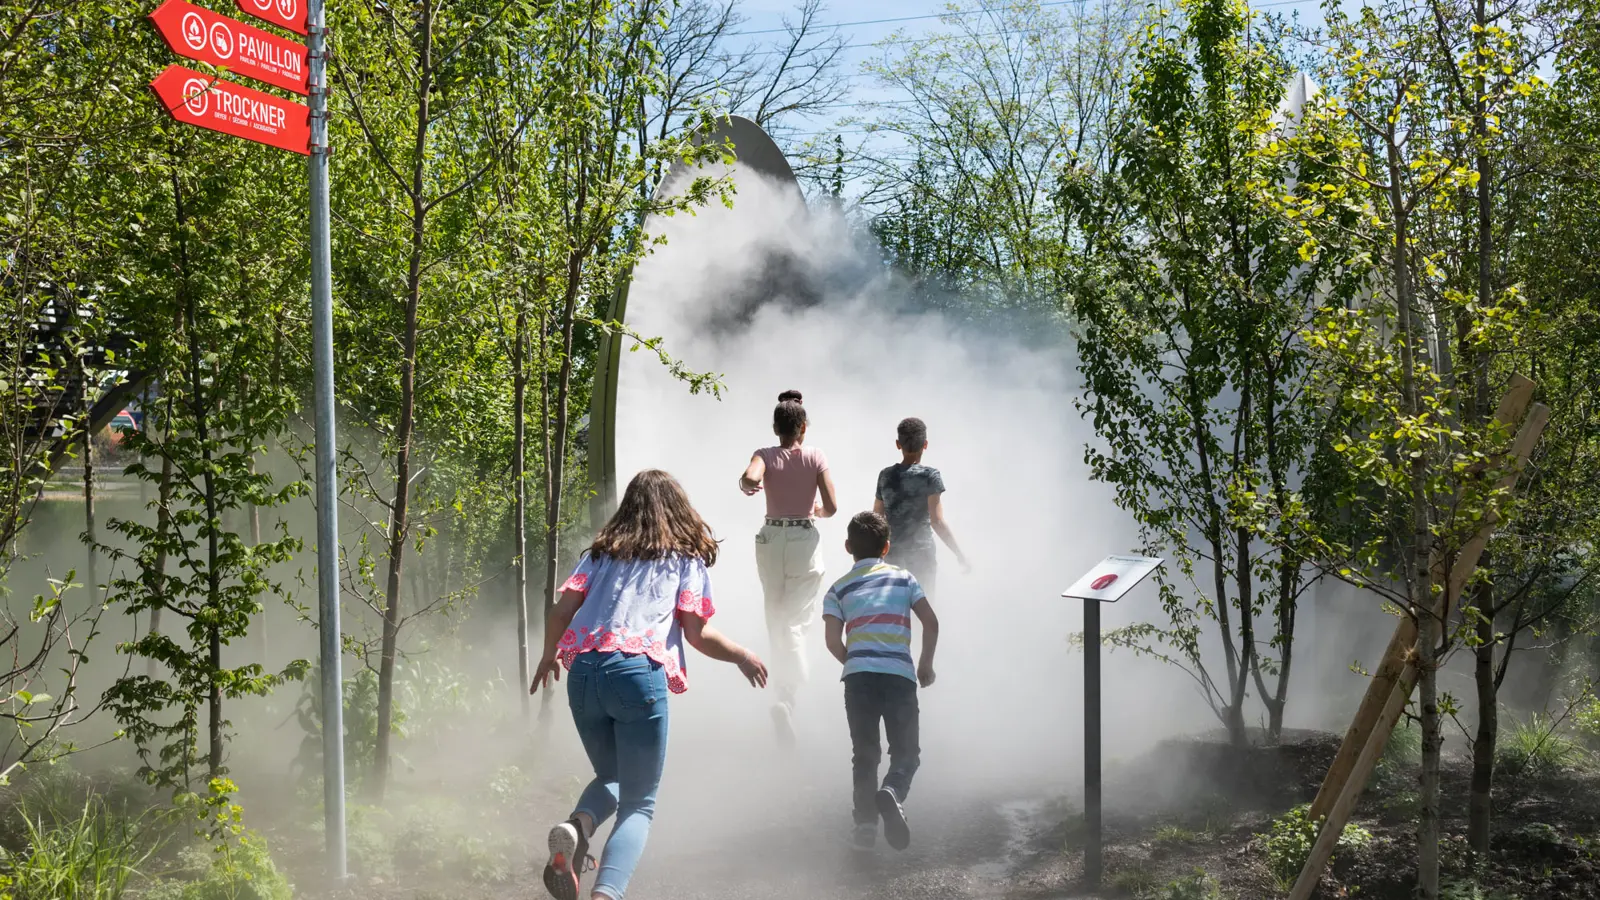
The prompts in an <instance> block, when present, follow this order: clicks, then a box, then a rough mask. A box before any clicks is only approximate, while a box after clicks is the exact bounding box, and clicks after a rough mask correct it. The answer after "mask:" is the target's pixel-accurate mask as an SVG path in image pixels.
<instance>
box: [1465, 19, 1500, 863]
mask: <svg viewBox="0 0 1600 900" xmlns="http://www.w3.org/2000/svg"><path fill="white" fill-rule="evenodd" d="M1473 17H1474V20H1475V25H1476V26H1477V27H1475V28H1473V29H1472V32H1473V34H1472V43H1473V45H1474V47H1475V48H1476V49H1477V50H1478V51H1479V54H1481V53H1482V50H1483V46H1484V41H1485V40H1486V39H1487V29H1488V25H1489V21H1488V10H1487V8H1486V6H1485V0H1477V2H1476V3H1475V4H1474V9H1473ZM1487 104H1488V100H1487V97H1486V95H1485V84H1484V76H1483V73H1482V71H1481V69H1480V70H1479V72H1478V74H1477V75H1475V76H1474V78H1473V115H1472V130H1473V136H1474V137H1475V138H1476V139H1477V145H1478V146H1477V151H1478V152H1477V162H1476V165H1477V169H1478V183H1477V193H1478V196H1477V200H1478V203H1477V207H1478V208H1477V212H1478V306H1479V308H1480V309H1489V308H1490V307H1491V304H1492V303H1493V301H1494V285H1493V278H1494V223H1493V219H1492V214H1493V211H1494V209H1493V194H1492V191H1491V188H1492V184H1491V180H1492V178H1491V172H1490V160H1489V143H1488V142H1489V123H1488V105H1487ZM1473 362H1474V365H1473V382H1474V383H1473V399H1474V403H1473V406H1474V407H1475V408H1474V410H1473V412H1474V419H1475V420H1478V421H1485V420H1487V419H1488V416H1489V402H1488V400H1489V380H1488V358H1487V354H1483V353H1478V354H1475V358H1474V360H1473ZM1481 565H1482V566H1483V567H1484V568H1485V569H1487V570H1488V571H1490V572H1492V571H1494V566H1493V557H1492V556H1491V555H1489V554H1488V553H1486V554H1485V557H1484V560H1483V562H1482V563H1481ZM1473 594H1474V596H1475V602H1476V605H1477V608H1478V628H1477V631H1478V647H1477V649H1476V653H1475V656H1476V660H1475V665H1474V673H1473V674H1474V679H1475V680H1476V682H1477V688H1478V734H1477V736H1476V737H1475V738H1474V739H1473V741H1472V789H1471V793H1470V796H1469V799H1468V804H1467V806H1468V821H1467V843H1468V846H1470V847H1471V848H1472V852H1473V853H1474V854H1476V855H1477V857H1478V859H1479V860H1485V859H1487V858H1488V853H1489V826H1490V816H1491V812H1492V806H1493V799H1494V798H1493V791H1494V751H1495V743H1496V741H1497V740H1498V738H1499V731H1500V708H1499V703H1500V697H1499V688H1498V685H1497V684H1496V683H1495V677H1494V645H1495V639H1494V584H1493V581H1492V579H1491V580H1488V581H1485V582H1484V583H1482V584H1480V585H1478V586H1477V588H1476V589H1475V590H1474V591H1473Z"/></svg>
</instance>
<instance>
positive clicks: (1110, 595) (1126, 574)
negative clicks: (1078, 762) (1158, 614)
mask: <svg viewBox="0 0 1600 900" xmlns="http://www.w3.org/2000/svg"><path fill="white" fill-rule="evenodd" d="M1162 562H1163V560H1161V559H1160V558H1158V557H1154V556H1117V555H1112V556H1108V557H1106V558H1105V559H1103V560H1101V561H1100V563H1099V564H1098V565H1096V566H1095V567H1094V568H1092V569H1090V570H1089V571H1088V572H1087V573H1086V574H1085V575H1084V576H1083V577H1082V578H1079V579H1078V580H1077V581H1076V582H1073V584H1072V587H1069V588H1067V589H1066V590H1065V591H1062V592H1061V596H1063V597H1071V598H1074V599H1077V600H1082V601H1083V820H1084V821H1083V824H1084V830H1085V831H1087V832H1088V834H1087V835H1086V840H1085V841H1084V846H1083V881H1084V885H1085V887H1086V888H1087V889H1089V890H1098V889H1099V888H1100V882H1101V879H1102V877H1103V876H1104V874H1105V819H1104V816H1103V815H1102V813H1103V807H1102V805H1101V801H1102V799H1103V796H1104V795H1103V793H1102V786H1103V783H1102V781H1101V778H1100V763H1101V731H1100V711H1101V703H1100V700H1101V697H1100V687H1101V684H1100V604H1102V603H1115V602H1117V601H1118V600H1121V599H1122V598H1123V597H1124V596H1126V595H1127V593H1128V592H1129V591H1131V590H1133V588H1134V586H1135V585H1137V584H1138V583H1139V582H1141V581H1143V580H1144V579H1145V578H1146V577H1147V576H1149V574H1150V573H1151V572H1154V571H1155V570H1156V569H1159V568H1161V565H1162Z"/></svg>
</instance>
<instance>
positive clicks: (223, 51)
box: [211, 21, 233, 59]
mask: <svg viewBox="0 0 1600 900" xmlns="http://www.w3.org/2000/svg"><path fill="white" fill-rule="evenodd" d="M211 52H212V53H215V54H216V55H218V56H220V57H222V58H223V59H232V58H233V32H232V31H230V30H228V23H227V22H225V21H218V22H212V23H211Z"/></svg>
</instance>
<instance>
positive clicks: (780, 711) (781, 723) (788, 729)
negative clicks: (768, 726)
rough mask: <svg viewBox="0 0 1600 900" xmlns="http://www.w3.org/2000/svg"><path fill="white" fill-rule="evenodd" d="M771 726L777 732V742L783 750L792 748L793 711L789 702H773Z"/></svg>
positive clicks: (793, 742) (793, 740) (793, 741)
mask: <svg viewBox="0 0 1600 900" xmlns="http://www.w3.org/2000/svg"><path fill="white" fill-rule="evenodd" d="M772 727H773V728H774V729H775V730H776V731H777V732H778V743H779V744H780V745H782V746H783V748H784V749H785V750H792V749H794V744H795V736H794V712H793V711H792V710H791V709H790V708H789V704H787V703H775V704H773V706H772Z"/></svg>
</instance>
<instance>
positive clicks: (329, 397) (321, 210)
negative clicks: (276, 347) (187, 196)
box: [306, 0, 348, 880]
mask: <svg viewBox="0 0 1600 900" xmlns="http://www.w3.org/2000/svg"><path fill="white" fill-rule="evenodd" d="M306 25H307V29H306V30H307V31H308V32H309V34H308V38H309V41H308V43H309V49H310V54H309V56H310V59H309V61H308V62H309V65H308V67H307V70H308V73H309V75H310V78H309V81H310V94H311V97H310V99H311V162H310V179H311V185H310V187H311V343H312V354H311V356H312V364H313V368H314V370H315V372H314V377H313V382H314V390H315V393H316V420H317V436H316V443H317V447H316V460H317V611H318V630H319V632H320V635H321V646H320V651H321V660H320V666H321V672H322V804H323V816H324V826H325V828H326V833H327V848H328V861H329V864H330V867H331V868H332V870H333V877H334V878H336V879H339V880H343V879H344V878H345V877H346V875H347V874H348V872H347V867H346V860H345V830H344V690H343V672H342V671H341V670H342V665H341V663H342V658H341V657H342V654H343V647H342V646H341V637H342V633H341V631H340V626H339V507H338V502H339V475H338V468H337V464H336V463H335V458H334V446H335V438H334V421H333V413H334V406H333V265H332V263H333V261H332V256H333V249H332V244H331V241H330V239H329V236H328V155H329V148H328V52H327V47H328V29H327V27H326V26H325V24H324V13H323V0H309V2H308V4H307V7H306Z"/></svg>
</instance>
